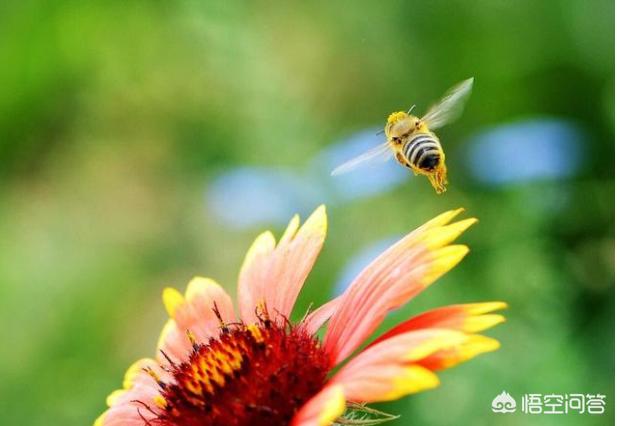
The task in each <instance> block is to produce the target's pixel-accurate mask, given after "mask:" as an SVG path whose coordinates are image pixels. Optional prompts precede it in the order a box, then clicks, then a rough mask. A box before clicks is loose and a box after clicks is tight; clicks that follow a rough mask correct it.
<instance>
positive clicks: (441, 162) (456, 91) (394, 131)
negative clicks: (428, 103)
mask: <svg viewBox="0 0 617 426" xmlns="http://www.w3.org/2000/svg"><path fill="white" fill-rule="evenodd" d="M472 86H473V77H472V78H469V79H467V80H465V81H463V82H461V83H459V84H457V85H456V86H454V87H453V88H451V89H450V90H449V91H448V92H447V93H446V94H445V95H444V97H443V98H442V99H441V100H440V101H439V102H438V103H437V104H435V105H433V106H432V107H431V108H430V109H429V110H428V112H427V113H426V114H425V115H424V116H423V117H422V118H418V117H416V116H415V115H412V114H411V112H412V111H413V109H414V107H415V105H414V106H412V107H411V109H410V110H409V111H407V112H404V111H399V112H393V113H392V114H390V116H389V117H388V121H387V123H386V126H385V127H384V133H385V135H386V142H384V143H383V144H381V145H379V146H376V147H375V148H372V149H370V150H368V151H366V152H365V153H363V154H361V155H359V156H358V157H355V158H353V159H351V160H349V161H347V162H345V163H343V164H341V165H340V166H338V167H337V168H336V169H334V170H333V171H332V175H333V176H335V175H339V174H342V173H347V172H349V171H351V170H353V169H355V168H356V167H358V166H359V165H361V164H365V163H368V162H372V161H374V160H378V159H388V158H391V157H392V156H394V158H396V160H397V161H398V162H399V163H400V164H402V165H403V166H405V167H407V168H408V169H410V170H411V171H413V173H414V174H415V175H424V176H426V177H427V178H428V180H429V182H430V183H431V185H432V186H433V188H434V189H435V191H436V192H437V193H438V194H441V193H443V192H445V191H446V184H447V183H448V180H447V168H446V154H445V153H444V151H443V148H442V147H441V142H440V141H439V138H438V137H437V135H436V134H435V133H433V131H432V130H435V129H438V128H440V127H442V126H444V125H446V124H448V123H449V122H451V121H454V120H455V119H457V118H458V117H459V116H460V114H461V113H462V111H463V105H464V103H465V100H467V98H468V96H469V94H470V93H471V88H472Z"/></svg>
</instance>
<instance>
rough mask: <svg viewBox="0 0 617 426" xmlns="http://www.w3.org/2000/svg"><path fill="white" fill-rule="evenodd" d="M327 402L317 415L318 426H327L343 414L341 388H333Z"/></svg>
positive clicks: (343, 396)
mask: <svg viewBox="0 0 617 426" xmlns="http://www.w3.org/2000/svg"><path fill="white" fill-rule="evenodd" d="M330 393H331V395H329V396H330V398H329V399H328V402H327V403H326V404H325V405H324V407H323V410H322V412H321V414H320V415H319V419H318V424H319V426H329V425H331V424H332V422H334V420H336V419H337V418H338V417H339V416H340V415H341V414H343V413H344V412H345V394H344V393H343V389H342V387H341V386H334V387H333V389H332V391H331V392H330Z"/></svg>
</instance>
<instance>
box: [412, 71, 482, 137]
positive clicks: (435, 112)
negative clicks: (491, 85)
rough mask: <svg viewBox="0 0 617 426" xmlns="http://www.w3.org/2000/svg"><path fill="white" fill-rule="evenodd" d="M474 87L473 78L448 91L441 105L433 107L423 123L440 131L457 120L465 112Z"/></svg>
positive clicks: (423, 118) (423, 119) (440, 102)
mask: <svg viewBox="0 0 617 426" xmlns="http://www.w3.org/2000/svg"><path fill="white" fill-rule="evenodd" d="M472 86H473V77H472V78H468V79H467V80H465V81H462V82H460V83H459V84H457V85H456V86H454V87H453V88H451V89H450V90H448V92H447V93H446V95H445V96H444V97H443V98H442V99H441V100H440V101H439V103H437V104H435V105H433V106H432V107H431V108H430V109H429V110H428V112H427V113H426V115H425V116H424V117H422V121H424V122H425V123H426V125H427V126H428V128H429V129H438V128H439V127H442V126H444V125H445V124H448V123H449V122H451V121H454V120H456V119H457V118H458V117H459V116H460V115H461V113H462V112H463V105H464V103H465V101H466V100H467V98H468V97H469V94H470V93H471V87H472Z"/></svg>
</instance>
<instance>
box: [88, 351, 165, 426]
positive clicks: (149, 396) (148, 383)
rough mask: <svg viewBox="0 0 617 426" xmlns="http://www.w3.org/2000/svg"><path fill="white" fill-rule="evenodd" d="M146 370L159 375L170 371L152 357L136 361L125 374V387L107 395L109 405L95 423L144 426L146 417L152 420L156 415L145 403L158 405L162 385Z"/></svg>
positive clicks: (162, 376) (102, 425)
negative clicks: (165, 369)
mask: <svg viewBox="0 0 617 426" xmlns="http://www.w3.org/2000/svg"><path fill="white" fill-rule="evenodd" d="M145 369H151V370H152V371H153V374H155V375H157V376H159V377H160V378H164V377H165V376H166V374H167V373H165V371H163V370H162V369H161V368H160V367H159V365H158V364H157V363H156V361H154V360H152V359H147V358H144V359H140V360H139V361H137V362H135V363H134V364H133V365H131V366H130V367H129V368H128V370H127V371H126V374H125V375H124V381H123V389H121V390H117V391H114V392H112V393H111V394H110V395H109V396H108V397H107V404H108V406H109V407H110V408H109V409H108V410H107V411H105V412H104V413H103V414H101V416H99V418H98V419H97V420H96V421H95V423H94V425H95V426H121V425H122V426H143V424H144V420H143V419H144V418H145V419H147V420H152V418H153V417H154V415H153V414H152V413H151V412H150V411H148V410H147V409H146V407H145V405H148V406H151V407H155V405H156V397H157V396H158V395H159V387H158V384H157V383H156V380H155V379H154V378H153V377H152V376H151V375H150V374H149V373H147V372H146V371H145ZM137 401H139V402H137ZM144 404H145V405H144ZM142 417H143V418H142Z"/></svg>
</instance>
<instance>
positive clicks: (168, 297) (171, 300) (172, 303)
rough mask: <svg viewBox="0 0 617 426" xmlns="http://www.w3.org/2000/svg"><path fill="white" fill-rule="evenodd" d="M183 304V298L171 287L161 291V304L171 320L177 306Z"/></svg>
mask: <svg viewBox="0 0 617 426" xmlns="http://www.w3.org/2000/svg"><path fill="white" fill-rule="evenodd" d="M183 303H184V296H182V294H181V293H180V292H179V291H178V290H176V289H175V288H173V287H166V288H165V289H164V290H163V304H164V305H165V310H166V311H167V314H168V315H169V316H170V317H171V318H173V317H174V314H175V313H176V309H178V306H180V305H181V304H183Z"/></svg>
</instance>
